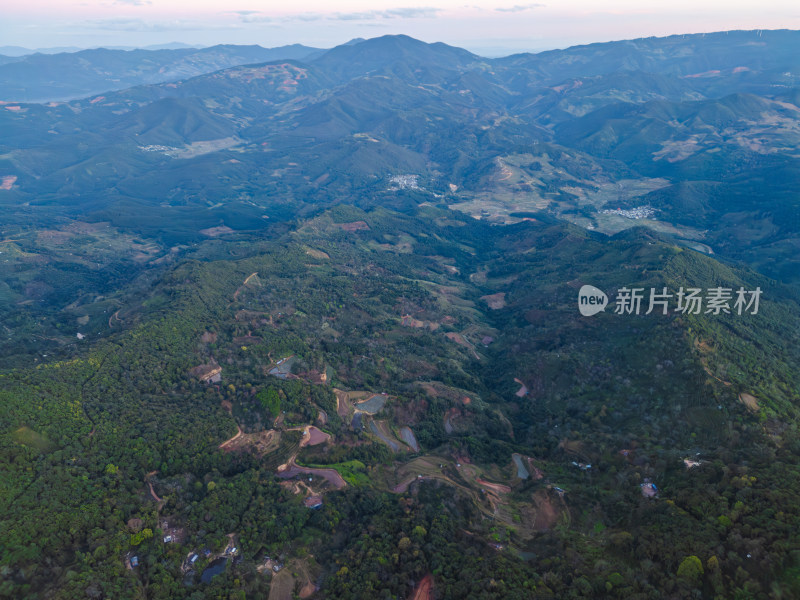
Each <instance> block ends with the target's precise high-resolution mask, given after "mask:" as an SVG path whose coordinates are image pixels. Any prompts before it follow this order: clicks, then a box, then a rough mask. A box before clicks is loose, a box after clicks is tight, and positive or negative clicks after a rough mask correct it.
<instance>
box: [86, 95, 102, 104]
mask: <svg viewBox="0 0 800 600" xmlns="http://www.w3.org/2000/svg"><path fill="white" fill-rule="evenodd" d="M105 99H106V97H105V96H98V97H97V98H94V99H93V100H89V104H96V103H98V102H102V101H103V100H105Z"/></svg>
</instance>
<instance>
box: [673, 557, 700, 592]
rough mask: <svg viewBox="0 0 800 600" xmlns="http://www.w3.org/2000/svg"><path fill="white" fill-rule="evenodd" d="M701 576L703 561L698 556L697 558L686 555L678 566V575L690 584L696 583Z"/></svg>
mask: <svg viewBox="0 0 800 600" xmlns="http://www.w3.org/2000/svg"><path fill="white" fill-rule="evenodd" d="M702 576H703V563H702V561H701V560H700V559H699V558H697V557H696V556H694V555H692V556H687V557H686V558H684V559H683V561H682V562H681V564H680V566H679V567H678V577H680V578H681V579H684V580H686V581H687V582H688V583H691V584H692V585H696V584H698V583H699V582H700V578H701V577H702Z"/></svg>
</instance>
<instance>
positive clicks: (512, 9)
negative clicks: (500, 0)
mask: <svg viewBox="0 0 800 600" xmlns="http://www.w3.org/2000/svg"><path fill="white" fill-rule="evenodd" d="M545 6H546V5H545V4H539V3H533V4H516V5H514V6H506V7H500V8H495V10H496V11H497V12H507V13H516V12H524V11H526V10H531V9H533V8H544V7H545Z"/></svg>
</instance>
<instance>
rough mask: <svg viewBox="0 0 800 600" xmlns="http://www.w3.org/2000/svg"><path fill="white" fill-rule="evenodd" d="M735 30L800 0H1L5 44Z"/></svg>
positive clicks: (771, 20)
mask: <svg viewBox="0 0 800 600" xmlns="http://www.w3.org/2000/svg"><path fill="white" fill-rule="evenodd" d="M732 29H800V2H798V1H797V0H760V1H756V0H750V1H747V0H541V1H537V2H528V1H526V0H489V1H481V2H474V1H471V0H466V2H465V0H460V1H459V0H419V3H415V2H414V0H410V1H409V0H396V1H391V0H388V1H387V0H384V1H381V0H371V1H367V0H342V1H340V2H330V1H328V2H325V1H323V0H293V1H291V2H286V1H281V2H275V1H272V0H268V1H265V0H261V1H259V0H69V1H65V0H25V1H18V0H0V46H12V45H15V46H24V47H27V48H49V47H54V46H77V47H83V48H90V47H98V46H139V47H142V46H148V45H155V44H164V43H169V42H183V43H186V44H191V45H198V46H210V45H214V44H218V43H233V44H260V45H261V46H265V47H274V46H281V45H284V44H292V43H301V44H305V45H308V46H315V47H320V48H328V47H332V46H335V45H337V44H341V43H344V42H346V41H348V40H350V39H353V38H370V37H376V36H380V35H385V34H396V33H404V34H407V35H410V36H413V37H416V38H419V39H421V40H424V41H426V42H436V41H440V42H445V43H448V44H452V45H455V46H460V47H463V48H467V49H469V50H472V51H473V52H477V53H479V54H483V55H486V56H497V55H501V54H510V53H512V52H519V51H540V50H546V49H552V48H564V47H567V46H571V45H575V44H583V43H590V42H600V41H609V40H620V39H632V38H638V37H648V36H662V35H671V34H677V33H702V32H711V31H725V30H732Z"/></svg>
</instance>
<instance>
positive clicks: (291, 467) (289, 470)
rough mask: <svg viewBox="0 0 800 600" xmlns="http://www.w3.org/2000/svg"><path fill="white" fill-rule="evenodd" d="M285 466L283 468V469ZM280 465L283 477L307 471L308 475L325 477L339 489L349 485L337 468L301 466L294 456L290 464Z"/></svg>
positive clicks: (280, 475) (286, 477) (287, 477)
mask: <svg viewBox="0 0 800 600" xmlns="http://www.w3.org/2000/svg"><path fill="white" fill-rule="evenodd" d="M281 467H283V469H281ZM281 467H278V477H280V478H281V479H291V478H292V477H297V475H299V474H301V473H305V474H308V475H319V476H320V477H322V478H323V479H325V480H326V481H327V482H328V483H330V484H331V485H333V487H335V488H336V489H337V490H340V489H342V488H343V487H345V486H346V485H347V482H346V481H345V480H344V479H342V476H341V475H339V473H338V471H336V469H312V468H310V467H299V466H297V464H295V462H294V458H292V459H291V460H290V461H289V463H288V464H286V465H281Z"/></svg>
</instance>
